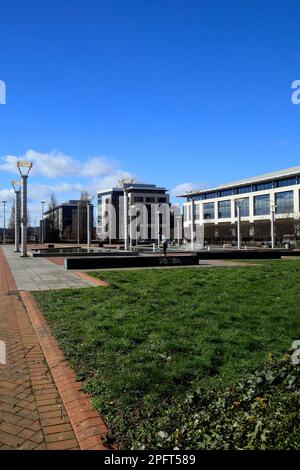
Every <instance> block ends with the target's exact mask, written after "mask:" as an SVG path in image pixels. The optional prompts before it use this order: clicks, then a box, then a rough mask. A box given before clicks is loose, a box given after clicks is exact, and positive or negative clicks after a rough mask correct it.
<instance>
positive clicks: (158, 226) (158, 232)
mask: <svg viewBox="0 0 300 470" xmlns="http://www.w3.org/2000/svg"><path fill="white" fill-rule="evenodd" d="M161 213H162V212H161V211H156V212H155V214H156V220H157V250H158V251H159V245H160V220H159V218H160V214H161Z"/></svg>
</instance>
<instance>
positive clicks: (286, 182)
mask: <svg viewBox="0 0 300 470" xmlns="http://www.w3.org/2000/svg"><path fill="white" fill-rule="evenodd" d="M296 183H297V179H296V177H295V176H294V178H287V179H284V180H279V181H276V187H277V188H281V187H282V186H290V185H292V184H296Z"/></svg>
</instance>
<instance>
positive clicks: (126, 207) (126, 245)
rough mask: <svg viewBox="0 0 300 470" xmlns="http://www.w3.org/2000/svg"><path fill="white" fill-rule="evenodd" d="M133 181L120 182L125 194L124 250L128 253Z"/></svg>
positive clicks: (125, 179) (126, 179)
mask: <svg viewBox="0 0 300 470" xmlns="http://www.w3.org/2000/svg"><path fill="white" fill-rule="evenodd" d="M132 182H133V179H130V178H123V179H121V180H120V181H119V184H120V186H121V187H122V188H123V192H124V250H125V251H128V186H129V185H130V184H132Z"/></svg>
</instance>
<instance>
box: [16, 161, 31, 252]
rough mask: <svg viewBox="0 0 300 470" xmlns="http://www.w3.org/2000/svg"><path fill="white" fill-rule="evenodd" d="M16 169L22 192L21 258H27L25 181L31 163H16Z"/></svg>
mask: <svg viewBox="0 0 300 470" xmlns="http://www.w3.org/2000/svg"><path fill="white" fill-rule="evenodd" d="M17 168H18V170H19V173H20V175H21V177H22V191H21V201H22V204H21V243H22V251H21V256H22V257H25V256H27V223H28V216H27V179H28V175H29V172H30V170H31V168H32V162H27V161H18V162H17Z"/></svg>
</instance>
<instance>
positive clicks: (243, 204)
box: [235, 197, 249, 217]
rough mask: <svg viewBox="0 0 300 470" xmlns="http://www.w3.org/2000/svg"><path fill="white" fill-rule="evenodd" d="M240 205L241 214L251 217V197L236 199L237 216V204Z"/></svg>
mask: <svg viewBox="0 0 300 470" xmlns="http://www.w3.org/2000/svg"><path fill="white" fill-rule="evenodd" d="M238 204H239V205H240V216H241V217H249V198H248V197H245V198H244V199H236V200H235V216H236V217H237V205H238Z"/></svg>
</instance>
